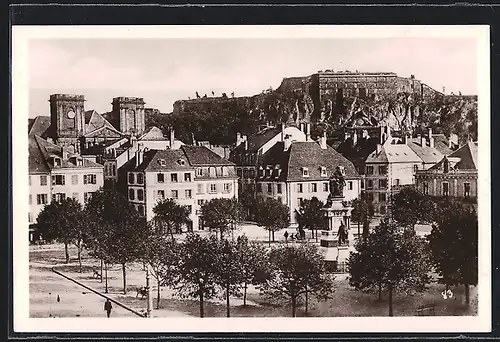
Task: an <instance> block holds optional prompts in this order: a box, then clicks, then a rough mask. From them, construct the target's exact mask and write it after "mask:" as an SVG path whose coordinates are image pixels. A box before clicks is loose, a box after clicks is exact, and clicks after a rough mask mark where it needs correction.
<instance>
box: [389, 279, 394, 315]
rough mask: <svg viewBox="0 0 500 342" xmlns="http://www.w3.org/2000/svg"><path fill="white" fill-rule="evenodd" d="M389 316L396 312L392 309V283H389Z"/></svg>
mask: <svg viewBox="0 0 500 342" xmlns="http://www.w3.org/2000/svg"><path fill="white" fill-rule="evenodd" d="M389 316H390V317H392V316H394V312H393V310H392V285H391V284H389Z"/></svg>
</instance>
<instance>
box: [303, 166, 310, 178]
mask: <svg viewBox="0 0 500 342" xmlns="http://www.w3.org/2000/svg"><path fill="white" fill-rule="evenodd" d="M302 177H309V169H308V168H307V167H303V168H302Z"/></svg>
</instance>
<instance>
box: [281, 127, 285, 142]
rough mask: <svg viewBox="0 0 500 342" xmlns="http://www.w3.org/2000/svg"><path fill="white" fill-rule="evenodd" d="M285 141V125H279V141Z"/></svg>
mask: <svg viewBox="0 0 500 342" xmlns="http://www.w3.org/2000/svg"><path fill="white" fill-rule="evenodd" d="M284 139H285V124H284V123H282V124H281V141H284Z"/></svg>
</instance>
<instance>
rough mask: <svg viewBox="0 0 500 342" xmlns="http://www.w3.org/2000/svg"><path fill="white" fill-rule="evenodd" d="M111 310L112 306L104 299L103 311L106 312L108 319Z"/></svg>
mask: <svg viewBox="0 0 500 342" xmlns="http://www.w3.org/2000/svg"><path fill="white" fill-rule="evenodd" d="M112 308H113V306H112V305H111V302H110V301H109V299H106V303H104V311H106V313H107V315H108V318H109V316H110V315H111V309H112Z"/></svg>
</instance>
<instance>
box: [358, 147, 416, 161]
mask: <svg viewBox="0 0 500 342" xmlns="http://www.w3.org/2000/svg"><path fill="white" fill-rule="evenodd" d="M421 162H422V159H420V157H419V156H418V155H417V154H416V153H415V152H414V151H413V150H412V149H411V148H410V147H409V146H408V145H405V144H384V145H382V148H381V150H380V153H377V150H375V151H373V152H372V153H370V154H369V155H368V157H367V158H366V160H365V163H421Z"/></svg>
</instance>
